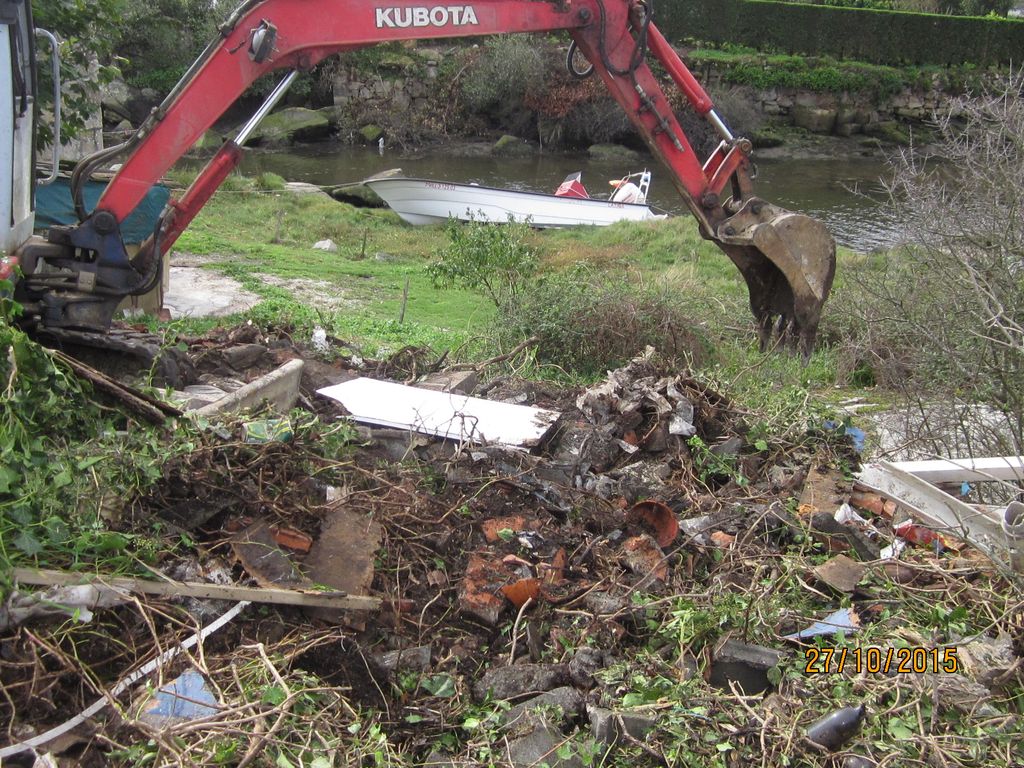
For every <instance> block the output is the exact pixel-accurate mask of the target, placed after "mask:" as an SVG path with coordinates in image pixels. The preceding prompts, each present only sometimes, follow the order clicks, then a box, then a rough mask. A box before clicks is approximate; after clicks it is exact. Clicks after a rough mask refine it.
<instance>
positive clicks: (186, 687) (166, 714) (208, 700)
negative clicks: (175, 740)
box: [146, 669, 220, 722]
mask: <svg viewBox="0 0 1024 768" xmlns="http://www.w3.org/2000/svg"><path fill="white" fill-rule="evenodd" d="M219 711H220V710H219V709H218V706H217V699H216V698H215V697H214V695H213V694H212V693H211V692H210V689H209V688H207V687H206V678H205V677H203V676H202V675H201V674H199V673H198V672H197V671H195V670H194V669H189V670H186V671H185V672H182V673H181V676H179V677H178V678H177V679H176V680H174V681H173V682H171V683H170V684H168V685H165V686H164V687H163V688H161V689H160V690H159V691H157V692H156V695H155V696H154V697H153V700H152V701H151V702H150V703H149V706H148V707H147V708H146V719H148V720H149V721H150V722H153V721H160V720H171V719H173V720H199V719H200V718H204V717H210V715H215V714H217V713H218V712H219Z"/></svg>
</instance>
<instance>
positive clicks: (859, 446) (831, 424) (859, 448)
mask: <svg viewBox="0 0 1024 768" xmlns="http://www.w3.org/2000/svg"><path fill="white" fill-rule="evenodd" d="M822 426H823V427H825V429H828V430H833V429H839V428H842V430H843V434H844V435H846V436H847V437H849V438H850V440H851V441H852V442H853V450H855V451H856V452H857V453H862V452H863V451H864V441H865V439H866V438H867V435H866V434H865V433H864V430H863V429H861V428H860V427H853V426H847V425H844V424H843V423H842V422H841V421H835V420H833V419H829V420H827V421H826V422H825V423H824V424H823V425H822Z"/></svg>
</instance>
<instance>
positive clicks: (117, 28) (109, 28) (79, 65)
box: [32, 0, 126, 146]
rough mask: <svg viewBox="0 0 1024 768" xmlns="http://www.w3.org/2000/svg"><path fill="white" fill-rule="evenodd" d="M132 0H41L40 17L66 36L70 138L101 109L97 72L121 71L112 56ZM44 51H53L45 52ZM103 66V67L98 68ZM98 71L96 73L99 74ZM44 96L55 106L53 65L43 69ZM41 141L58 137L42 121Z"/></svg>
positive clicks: (65, 112)
mask: <svg viewBox="0 0 1024 768" xmlns="http://www.w3.org/2000/svg"><path fill="white" fill-rule="evenodd" d="M125 7H126V0H88V2H87V1H86V0H35V2H33V3H32V12H33V16H34V22H35V24H36V26H37V27H41V28H43V29H47V30H49V31H50V32H53V33H54V34H55V35H57V38H58V39H59V40H60V41H61V45H60V57H61V82H62V91H63V99H62V103H61V116H62V118H63V119H62V126H61V133H62V136H63V137H64V138H65V139H66V140H70V139H72V138H74V136H75V135H76V134H77V133H78V131H80V130H81V129H82V128H83V127H84V126H85V120H86V118H87V117H88V116H89V115H90V114H91V113H92V112H93V111H95V110H97V109H99V104H98V103H97V100H96V97H95V85H96V76H97V75H98V76H99V78H100V80H101V82H108V81H109V80H110V79H111V78H113V77H114V76H115V75H116V74H117V69H116V67H114V66H112V56H113V52H114V49H115V47H116V45H117V43H118V42H119V40H120V34H121V29H122V25H121V21H122V18H123V13H124V11H125ZM40 55H41V56H42V55H48V53H45V52H42V51H41V52H40ZM95 67H98V69H95ZM94 73H95V74H94ZM39 85H40V91H41V93H40V99H41V104H42V106H43V107H44V108H52V102H53V99H52V93H53V86H52V81H51V79H50V68H49V67H48V66H41V67H40V70H39ZM38 138H39V143H40V145H43V146H45V145H47V144H49V143H50V142H51V141H52V140H53V134H52V132H51V131H50V128H49V126H48V125H46V124H45V123H44V124H42V125H40V126H39V129H38Z"/></svg>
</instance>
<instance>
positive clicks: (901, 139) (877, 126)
mask: <svg viewBox="0 0 1024 768" xmlns="http://www.w3.org/2000/svg"><path fill="white" fill-rule="evenodd" d="M864 133H865V134H867V135H868V136H871V137H872V138H875V139H878V140H880V141H883V142H887V143H889V144H901V145H905V144H909V143H910V134H908V133H907V132H906V131H905V130H904V129H903V128H902V127H901V126H900V124H899V123H897V122H896V121H895V120H879V121H878V122H876V123H868V124H867V125H865V126H864Z"/></svg>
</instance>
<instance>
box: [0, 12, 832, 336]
mask: <svg viewBox="0 0 1024 768" xmlns="http://www.w3.org/2000/svg"><path fill="white" fill-rule="evenodd" d="M462 1H463V2H464V3H465V4H462V5H442V4H431V3H429V2H426V0H411V1H410V0H374V1H372V2H368V1H367V0H246V1H245V2H243V3H242V5H240V6H239V7H238V8H237V9H236V10H235V11H234V12H233V13H232V14H231V15H230V17H229V18H228V19H227V20H226V21H225V22H224V24H223V25H221V27H220V37H219V38H218V39H217V40H215V41H214V42H213V43H211V44H210V45H209V46H208V47H207V49H206V50H205V51H204V52H203V54H202V55H201V56H200V57H199V59H198V60H197V61H196V62H195V63H194V64H193V65H192V66H191V67H190V68H189V70H188V71H187V72H186V73H185V75H184V76H183V77H182V79H181V81H180V82H179V83H178V84H177V86H175V88H174V90H173V91H172V92H171V93H170V94H169V95H168V96H167V98H166V99H165V100H164V102H163V103H162V104H161V105H160V106H159V107H157V108H155V109H154V110H153V112H152V113H151V114H150V115H149V117H148V118H147V119H146V120H145V122H144V123H143V124H142V126H141V127H140V128H139V130H138V131H137V132H136V133H135V134H134V135H133V136H132V138H130V139H129V140H128V141H126V142H125V143H123V144H120V145H118V146H115V147H110V148H107V149H103V150H101V151H100V152H97V153H95V154H93V155H92V156H90V157H88V158H86V159H84V160H82V161H81V162H80V163H79V164H78V165H77V166H76V168H75V170H74V173H73V175H72V179H71V186H72V193H73V197H74V200H75V208H76V212H77V215H78V218H79V223H78V224H76V225H74V226H69V227H52V228H50V229H49V230H48V232H47V235H46V238H45V239H43V238H41V237H39V236H35V235H32V234H31V229H32V189H33V188H34V183H35V178H34V173H33V172H32V169H33V167H34V140H33V138H32V137H33V132H34V131H33V127H34V122H33V120H34V116H33V102H34V100H35V71H34V66H35V64H34V62H35V57H34V55H33V50H34V48H33V37H34V33H35V30H34V29H33V27H32V21H31V9H30V3H29V1H28V0H3V2H2V3H0V61H3V63H4V65H5V67H6V68H7V74H6V75H5V76H4V77H2V78H0V89H2V90H3V91H5V93H2V94H0V125H2V126H3V131H4V132H5V138H4V139H3V140H0V167H2V171H0V239H2V243H0V245H2V246H3V250H4V254H5V255H4V256H3V258H2V260H0V278H4V277H7V276H10V275H11V274H13V272H14V271H15V270H14V267H15V266H16V265H20V270H21V275H22V277H21V279H20V280H19V281H18V282H17V285H16V290H15V298H16V299H17V301H18V302H19V303H21V304H22V306H23V307H24V315H23V318H22V321H23V322H24V324H25V325H26V326H30V327H33V328H35V329H37V330H40V331H45V332H47V333H50V334H53V335H56V336H58V337H60V336H61V335H63V334H78V335H96V333H97V332H100V333H103V332H105V331H106V330H107V329H108V328H109V327H110V323H111V319H112V317H113V315H114V312H115V309H116V307H117V306H118V304H119V303H120V302H121V300H122V299H123V298H124V297H125V296H131V295H138V294H142V293H145V292H146V291H148V290H150V289H151V288H152V287H153V286H154V285H155V284H156V282H157V281H158V280H159V279H160V273H161V271H160V268H159V265H160V261H161V257H162V256H163V254H165V253H166V252H167V251H168V249H170V248H171V246H172V245H173V244H174V241H175V240H176V239H177V238H178V236H179V235H180V234H181V232H182V231H183V230H184V229H185V227H187V226H188V224H189V222H191V221H192V219H193V218H194V217H195V215H196V214H197V212H198V211H199V210H200V209H201V208H202V206H203V205H204V204H205V203H206V202H207V200H209V199H210V196H211V195H213V193H214V191H215V190H216V189H217V187H218V186H219V185H220V184H221V182H222V181H223V180H224V179H225V177H226V176H227V175H228V174H229V173H231V171H232V170H233V169H234V168H235V167H236V166H237V164H238V162H239V160H240V158H241V146H242V145H244V144H245V142H246V140H247V139H248V137H249V136H250V134H251V133H252V131H253V129H254V128H255V127H256V126H257V125H258V124H259V122H260V120H261V119H262V118H263V117H264V116H265V115H266V114H267V113H268V112H270V110H272V109H273V108H274V106H275V105H276V104H277V102H278V101H279V100H280V98H281V97H282V96H283V95H284V93H285V91H286V90H287V89H288V86H289V85H290V84H291V82H292V80H293V79H294V78H295V76H296V75H297V73H299V72H301V71H308V70H309V69H311V68H312V67H314V66H316V64H317V63H319V62H320V61H322V60H323V59H325V58H326V57H328V56H331V55H333V54H336V53H339V52H343V51H351V50H355V49H358V48H363V47H366V46H369V45H374V44H376V43H382V42H386V41H392V40H416V39H435V38H446V37H468V36H476V35H493V34H499V33H501V34H507V33H518V32H524V33H525V32H553V31H556V30H564V31H566V32H568V34H569V36H570V37H571V38H572V42H571V45H570V56H569V61H570V69H573V71H574V74H576V75H580V76H582V75H586V74H589V73H591V72H592V73H596V74H597V75H598V76H600V78H601V79H602V80H603V81H604V84H605V85H606V86H607V88H608V90H609V91H610V92H611V94H612V95H613V96H614V97H615V99H616V101H618V102H619V104H620V105H622V108H623V109H624V110H625V111H626V114H627V115H628V116H629V119H630V120H631V121H632V123H633V125H634V126H635V127H636V130H637V131H639V132H640V135H641V136H643V138H644V140H645V141H646V142H647V145H648V146H649V147H650V149H651V151H652V152H653V153H654V154H655V155H657V156H658V157H659V158H660V159H661V161H662V162H663V163H664V164H665V165H666V166H667V167H668V169H669V170H670V171H671V175H672V180H673V183H674V184H675V186H676V189H678V191H679V194H680V195H682V197H683V199H684V200H685V201H686V204H687V206H688V207H689V209H690V212H691V213H692V214H693V215H694V217H695V218H696V219H697V221H698V223H699V226H700V232H701V234H702V235H703V237H705V238H707V239H708V240H711V241H713V242H714V243H715V244H716V245H718V247H719V248H721V249H722V250H723V251H724V252H725V253H726V254H727V255H728V256H729V258H730V259H732V261H733V263H734V264H735V265H736V266H737V267H738V268H739V270H740V272H741V273H742V274H743V278H744V279H745V280H746V283H747V287H748V290H749V293H750V307H751V309H752V310H753V314H754V317H755V319H756V321H757V325H758V328H759V334H760V339H761V344H762V347H766V346H768V345H769V344H770V343H771V341H772V340H773V338H775V337H778V338H780V339H781V340H782V341H783V342H784V343H785V344H787V345H788V346H791V347H798V348H799V349H800V350H801V351H802V352H803V354H804V355H805V356H806V355H809V354H810V351H811V349H812V347H813V344H814V337H815V334H816V332H817V328H818V321H819V319H820V316H821V309H822V305H823V304H824V302H825V299H826V298H827V296H828V293H829V290H830V288H831V285H832V278H833V275H834V272H835V243H834V241H833V239H832V237H831V236H830V235H829V233H828V231H827V230H826V228H825V227H824V225H822V224H821V223H820V222H818V221H815V220H814V219H811V218H809V217H807V216H804V215H802V214H799V213H792V212H790V211H786V210H784V209H781V208H778V207H776V206H774V205H772V204H771V203H768V202H766V201H764V200H762V199H760V198H759V197H757V196H755V194H754V191H753V186H752V183H751V177H752V167H751V161H750V154H751V143H750V141H748V140H747V139H744V138H739V137H736V136H733V134H732V133H731V132H730V130H729V128H728V127H727V125H726V123H725V121H724V120H723V119H722V118H721V117H720V116H719V115H718V114H717V112H716V111H715V109H714V106H713V104H712V102H711V99H710V98H709V97H708V95H707V94H706V93H705V92H704V90H703V88H701V86H700V84H699V83H698V82H697V81H696V80H695V79H694V77H693V75H692V74H691V73H690V71H689V70H688V69H687V68H686V66H685V65H684V64H683V62H682V61H681V60H680V59H679V57H678V56H677V55H676V53H675V52H674V51H673V50H672V47H671V46H670V45H669V43H668V42H667V40H666V39H665V37H664V36H663V35H662V34H661V33H660V32H659V31H658V28H657V27H656V26H655V24H654V18H655V9H654V0H462ZM4 32H5V33H6V34H4ZM577 53H578V54H582V55H583V56H584V57H585V59H586V60H587V62H589V68H588V69H587V71H586V72H579V71H576V70H575V69H574V65H573V64H572V63H571V62H573V60H574V54H577ZM649 57H653V58H654V59H655V60H657V61H658V62H659V63H660V64H661V66H662V67H663V68H664V70H665V71H666V72H667V73H668V75H669V77H671V79H672V81H673V82H674V83H675V85H676V86H677V87H678V88H679V89H680V90H681V91H682V93H683V94H684V95H685V96H686V98H687V100H688V101H689V103H690V105H691V106H692V107H693V109H694V110H695V111H696V112H697V114H699V115H702V116H703V117H704V118H705V119H707V120H708V121H709V122H710V124H711V125H712V126H713V127H714V129H715V131H716V132H717V135H718V136H719V137H720V142H719V144H718V146H717V148H716V149H715V150H714V152H712V153H711V156H710V157H708V158H706V159H704V160H701V159H700V158H699V157H697V155H696V154H695V152H694V150H693V148H692V147H691V146H690V143H689V142H688V141H687V137H686V135H685V134H684V133H683V130H682V128H681V127H680V125H679V123H678V122H677V120H676V118H675V116H674V114H673V112H672V109H671V107H670V105H669V101H668V99H667V98H666V97H665V94H664V92H663V91H662V88H661V86H660V85H659V82H658V79H657V78H656V77H655V76H654V74H653V73H652V72H651V69H650V66H649V64H648V58H649ZM577 60H578V57H577ZM274 70H285V71H287V75H286V76H285V77H284V79H283V80H282V81H281V83H280V84H279V85H278V86H277V88H275V89H274V91H273V92H272V93H271V94H270V96H269V97H268V98H267V100H266V101H265V103H264V104H263V105H262V106H261V108H260V109H259V110H258V111H257V112H256V113H255V114H254V115H253V117H252V118H251V119H250V120H249V122H248V123H246V125H245V126H244V127H243V128H242V129H241V130H240V132H239V133H238V135H237V136H236V137H235V138H234V139H232V140H229V141H227V142H226V143H225V144H224V145H223V146H222V147H221V148H220V150H219V151H218V152H217V154H216V155H215V156H214V157H213V159H212V160H210V162H209V164H208V165H207V166H206V167H205V168H204V169H203V171H202V172H201V173H200V174H199V176H198V177H197V178H196V180H195V182H194V183H193V184H192V185H191V186H190V187H189V189H188V190H187V191H186V192H185V193H184V194H183V195H182V196H181V197H180V198H179V199H177V200H172V201H171V202H170V203H169V204H168V206H167V207H166V208H165V209H164V211H163V214H162V215H161V216H160V218H159V220H158V222H157V225H156V227H155V230H154V231H153V233H152V235H151V236H150V237H149V238H148V240H146V241H145V242H144V243H143V246H142V248H141V250H140V251H139V252H138V253H137V254H136V255H135V256H134V257H129V255H128V253H127V251H126V249H125V245H124V241H123V239H122V235H121V227H122V224H123V222H124V221H125V219H126V218H127V217H128V215H129V214H130V213H131V212H132V211H133V210H134V209H135V207H136V205H138V204H139V202H140V201H141V200H142V199H143V197H144V196H145V195H146V194H147V192H148V191H149V190H150V188H151V187H152V186H153V185H154V184H155V183H156V182H157V180H158V179H160V178H161V176H163V174H164V173H165V172H166V171H167V170H168V169H169V168H170V167H171V166H172V165H173V164H174V162H175V161H176V160H177V159H178V158H180V157H181V156H182V155H183V154H184V153H185V152H186V151H187V150H188V149H189V148H190V147H191V146H192V145H193V144H194V143H195V142H196V141H197V140H198V139H199V137H201V136H202V135H203V133H204V132H205V131H206V130H207V129H209V128H210V127H211V126H212V125H213V124H214V122H215V121H216V120H217V119H218V118H219V117H220V116H221V115H222V114H223V113H224V112H225V110H227V108H228V107H229V106H231V104H233V103H234V101H235V100H236V99H237V98H238V97H239V96H240V95H241V94H242V93H243V91H245V89H246V88H248V87H249V86H250V85H251V84H252V83H253V82H254V81H255V80H256V79H257V78H259V77H261V76H263V75H265V74H267V73H269V72H272V71H274ZM115 158H120V159H121V161H122V165H121V168H120V170H119V171H118V172H117V174H116V175H115V176H114V177H113V179H112V180H111V181H110V183H109V184H108V185H107V187H106V190H105V191H104V193H103V195H102V196H101V197H100V199H99V202H98V203H97V204H96V206H95V208H94V210H92V211H88V210H86V209H85V205H84V202H83V191H82V190H83V187H84V185H85V183H86V182H87V181H88V179H89V178H90V176H91V175H92V174H93V173H94V172H95V171H96V170H98V169H99V168H100V167H101V166H104V165H106V164H109V163H111V162H112V161H114V159H115Z"/></svg>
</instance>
